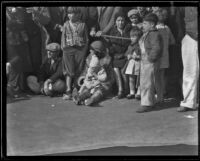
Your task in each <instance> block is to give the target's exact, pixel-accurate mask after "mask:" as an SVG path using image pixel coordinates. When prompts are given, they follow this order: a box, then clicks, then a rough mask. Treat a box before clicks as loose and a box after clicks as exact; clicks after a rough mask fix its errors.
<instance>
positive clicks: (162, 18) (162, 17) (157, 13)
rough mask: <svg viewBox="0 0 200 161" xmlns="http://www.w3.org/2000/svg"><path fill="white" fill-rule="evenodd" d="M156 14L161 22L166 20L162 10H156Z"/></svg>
mask: <svg viewBox="0 0 200 161" xmlns="http://www.w3.org/2000/svg"><path fill="white" fill-rule="evenodd" d="M156 15H157V17H158V21H159V22H164V16H163V14H161V13H160V12H156Z"/></svg>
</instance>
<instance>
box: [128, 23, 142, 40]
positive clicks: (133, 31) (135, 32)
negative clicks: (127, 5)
mask: <svg viewBox="0 0 200 161" xmlns="http://www.w3.org/2000/svg"><path fill="white" fill-rule="evenodd" d="M142 34H143V33H142V30H140V29H139V28H138V27H136V26H135V27H133V28H132V29H131V31H130V36H131V35H133V36H137V37H138V38H140V37H141V36H142Z"/></svg>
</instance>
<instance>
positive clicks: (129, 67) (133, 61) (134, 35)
mask: <svg viewBox="0 0 200 161" xmlns="http://www.w3.org/2000/svg"><path fill="white" fill-rule="evenodd" d="M141 36H142V31H141V30H140V29H139V28H138V27H136V26H135V27H133V28H132V30H131V31H130V38H131V44H130V45H129V47H128V50H127V51H126V56H127V59H128V62H127V64H126V65H125V74H127V75H128V77H129V89H130V93H129V94H128V95H127V98H128V99H133V98H135V97H136V98H137V99H139V98H140V93H139V88H138V87H139V73H140V57H141V53H140V47H139V44H138V41H139V39H140V37H141ZM137 80H138V81H137ZM136 88H137V94H136V92H135V91H136ZM135 94H136V95H135Z"/></svg>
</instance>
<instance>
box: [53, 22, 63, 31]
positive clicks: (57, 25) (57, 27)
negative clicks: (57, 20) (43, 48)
mask: <svg viewBox="0 0 200 161" xmlns="http://www.w3.org/2000/svg"><path fill="white" fill-rule="evenodd" d="M56 29H58V30H60V32H62V31H63V26H62V25H60V24H56V25H55V27H54V30H56Z"/></svg>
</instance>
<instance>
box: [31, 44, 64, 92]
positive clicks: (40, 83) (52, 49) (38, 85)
mask: <svg viewBox="0 0 200 161" xmlns="http://www.w3.org/2000/svg"><path fill="white" fill-rule="evenodd" d="M46 49H47V59H46V60H45V61H44V63H43V64H42V65H41V67H40V71H39V72H38V77H35V76H29V77H28V78H27V84H28V86H29V88H30V89H31V90H32V91H33V92H34V93H36V94H39V93H42V94H44V95H47V96H52V95H54V94H57V93H63V92H64V90H65V83H64V81H63V80H62V77H63V74H62V59H61V58H60V57H59V53H60V45H59V44H58V43H51V44H48V45H47V46H46Z"/></svg>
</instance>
